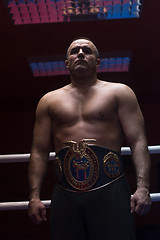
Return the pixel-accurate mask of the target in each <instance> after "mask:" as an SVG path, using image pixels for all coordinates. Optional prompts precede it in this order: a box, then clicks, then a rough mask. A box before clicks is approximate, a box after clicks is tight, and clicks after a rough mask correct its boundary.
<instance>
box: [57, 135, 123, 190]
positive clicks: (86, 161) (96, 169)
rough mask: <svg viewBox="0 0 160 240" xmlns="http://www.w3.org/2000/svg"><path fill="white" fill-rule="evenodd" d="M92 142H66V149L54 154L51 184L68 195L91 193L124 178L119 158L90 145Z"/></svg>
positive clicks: (99, 147)
mask: <svg viewBox="0 0 160 240" xmlns="http://www.w3.org/2000/svg"><path fill="white" fill-rule="evenodd" d="M95 141H96V140H95V139H83V140H81V141H80V142H79V143H76V142H75V141H68V142H65V145H67V147H65V148H62V149H61V150H60V151H59V152H58V153H57V154H56V157H55V160H54V180H55V182H56V183H57V184H58V185H59V186H60V187H61V188H63V189H65V190H68V191H71V192H75V191H77V192H78V191H79V192H84V191H93V190H96V189H99V188H101V187H103V186H106V185H108V184H111V183H112V182H114V181H116V180H117V179H119V178H121V177H122V176H124V172H123V162H122V157H121V155H120V154H119V153H117V152H115V151H112V150H110V149H107V148H105V147H102V146H98V145H94V144H90V143H93V142H95ZM89 144H90V145H89Z"/></svg>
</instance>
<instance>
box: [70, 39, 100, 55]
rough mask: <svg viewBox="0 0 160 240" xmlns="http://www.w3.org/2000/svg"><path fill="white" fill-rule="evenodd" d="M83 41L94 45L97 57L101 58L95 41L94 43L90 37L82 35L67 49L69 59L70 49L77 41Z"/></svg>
mask: <svg viewBox="0 0 160 240" xmlns="http://www.w3.org/2000/svg"><path fill="white" fill-rule="evenodd" d="M81 42H83V43H90V44H91V45H92V46H93V49H94V53H95V55H96V58H99V52H98V49H97V47H96V46H95V45H94V43H93V42H92V41H91V40H90V39H88V38H85V37H82V38H78V39H75V40H73V41H72V43H71V44H70V46H69V47H68V49H67V56H66V57H67V59H68V56H69V53H70V50H71V48H72V46H73V45H74V44H75V43H81Z"/></svg>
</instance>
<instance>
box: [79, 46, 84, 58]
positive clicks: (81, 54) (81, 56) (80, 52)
mask: <svg viewBox="0 0 160 240" xmlns="http://www.w3.org/2000/svg"><path fill="white" fill-rule="evenodd" d="M78 58H84V52H83V50H82V49H81V48H80V49H79V52H78Z"/></svg>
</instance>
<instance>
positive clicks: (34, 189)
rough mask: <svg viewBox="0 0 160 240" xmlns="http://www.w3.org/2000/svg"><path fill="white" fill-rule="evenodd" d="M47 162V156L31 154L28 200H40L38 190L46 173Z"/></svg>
mask: <svg viewBox="0 0 160 240" xmlns="http://www.w3.org/2000/svg"><path fill="white" fill-rule="evenodd" d="M47 162H48V154H45V155H41V154H39V153H31V157H30V162H29V168H28V176H29V186H30V195H29V199H30V200H31V199H38V198H40V190H41V185H42V181H43V179H44V176H45V173H46V169H47Z"/></svg>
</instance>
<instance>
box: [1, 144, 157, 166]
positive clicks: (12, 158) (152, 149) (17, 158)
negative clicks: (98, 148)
mask: <svg viewBox="0 0 160 240" xmlns="http://www.w3.org/2000/svg"><path fill="white" fill-rule="evenodd" d="M148 150H149V153H150V154H158V153H160V145H156V146H148ZM121 154H122V155H131V150H130V148H129V147H122V148H121ZM29 158H30V153H26V154H7V155H0V163H13V162H28V161H29ZM54 158H55V152H51V153H50V155H49V160H54Z"/></svg>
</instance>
